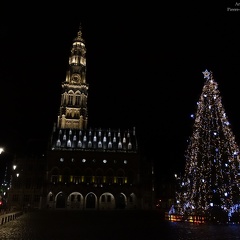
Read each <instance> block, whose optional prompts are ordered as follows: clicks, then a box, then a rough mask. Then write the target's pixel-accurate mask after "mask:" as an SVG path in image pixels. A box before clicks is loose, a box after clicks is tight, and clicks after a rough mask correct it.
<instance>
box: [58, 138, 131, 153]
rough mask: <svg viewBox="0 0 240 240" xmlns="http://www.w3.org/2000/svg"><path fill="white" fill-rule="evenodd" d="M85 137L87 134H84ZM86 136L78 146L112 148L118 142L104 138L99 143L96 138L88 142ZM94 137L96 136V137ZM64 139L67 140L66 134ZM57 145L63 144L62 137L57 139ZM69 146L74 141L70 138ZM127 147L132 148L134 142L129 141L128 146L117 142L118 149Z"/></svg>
mask: <svg viewBox="0 0 240 240" xmlns="http://www.w3.org/2000/svg"><path fill="white" fill-rule="evenodd" d="M84 138H85V136H84ZM84 138H83V142H82V141H81V140H79V141H78V143H77V147H78V148H85V147H87V148H99V149H102V148H104V149H106V148H108V149H112V148H113V147H114V146H113V144H114V142H116V141H115V140H114V141H113V142H111V141H109V142H108V143H107V139H103V142H102V141H98V143H97V142H96V139H93V142H92V141H91V140H89V141H88V143H86V139H84ZM94 138H96V137H94ZM63 141H66V135H64V136H63ZM73 141H76V136H74V137H73ZM56 146H57V147H61V146H62V143H61V140H60V139H58V140H57V143H56ZM67 147H69V148H70V147H72V141H71V140H70V139H69V140H68V141H67ZM126 147H127V149H128V150H131V149H132V143H131V142H129V143H128V144H127V146H126V143H122V142H120V141H119V142H118V144H117V149H124V148H126Z"/></svg>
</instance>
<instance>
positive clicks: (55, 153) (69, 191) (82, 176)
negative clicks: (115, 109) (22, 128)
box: [9, 28, 154, 210]
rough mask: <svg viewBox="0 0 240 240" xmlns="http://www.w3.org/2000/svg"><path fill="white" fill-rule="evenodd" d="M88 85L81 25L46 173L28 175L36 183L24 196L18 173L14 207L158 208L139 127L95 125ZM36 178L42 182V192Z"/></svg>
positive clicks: (11, 196) (12, 200)
mask: <svg viewBox="0 0 240 240" xmlns="http://www.w3.org/2000/svg"><path fill="white" fill-rule="evenodd" d="M88 88H89V85H88V83H87V81H86V47H85V40H84V39H83V37H82V30H81V28H80V29H79V31H78V33H77V37H76V38H74V39H73V42H72V47H71V51H70V57H69V67H68V70H67V73H66V79H65V81H64V82H62V93H61V101H60V108H59V115H58V117H57V122H56V123H55V124H54V127H53V132H52V135H51V138H50V141H49V143H48V146H47V151H46V152H45V156H44V159H41V158H42V157H39V164H43V163H44V164H45V165H43V166H42V167H43V172H44V174H41V176H42V178H38V181H36V179H35V180H31V178H30V177H29V178H27V176H25V177H22V179H23V180H22V181H23V182H22V184H21V185H22V186H24V181H25V180H27V179H28V180H27V181H28V182H29V183H30V184H31V185H32V187H30V188H29V192H28V193H27V194H28V196H29V197H26V196H25V197H24V192H23V191H22V187H19V189H21V190H19V191H17V189H16V186H17V185H18V184H16V183H17V182H18V183H19V182H20V178H21V176H18V177H16V174H15V173H16V171H15V172H14V173H13V174H12V186H11V189H10V191H9V205H10V206H16V207H17V208H18V207H21V206H23V205H24V206H25V205H26V204H30V205H31V206H33V207H34V208H49V209H59V208H64V209H76V210H83V209H99V210H102V209H109V210H113V209H150V208H152V207H153V203H154V186H153V174H154V173H153V167H152V165H151V164H150V163H148V162H147V160H146V159H145V158H144V157H143V156H142V154H140V151H139V146H138V141H137V137H136V129H135V128H134V127H133V128H132V129H126V130H121V129H120V128H119V129H111V128H108V129H101V128H89V127H88V109H87V102H88ZM24 167H25V168H26V166H25V165H24V164H23V165H22V168H24ZM23 172H26V170H25V171H23ZM37 175H38V174H36V175H35V176H37ZM32 178H34V176H32ZM24 179H25V180H24ZM36 182H38V183H39V182H41V187H40V189H39V191H37V196H35V195H36V194H35V193H36V189H35V188H34V184H35V183H36ZM25 185H26V184H25ZM31 189H32V190H31ZM33 189H35V193H34V191H33ZM34 194H35V195H34ZM25 195H26V192H25ZM24 199H27V201H25V200H24ZM34 199H35V200H36V199H38V200H36V202H34ZM28 202H29V203H28Z"/></svg>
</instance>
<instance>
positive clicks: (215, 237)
mask: <svg viewBox="0 0 240 240" xmlns="http://www.w3.org/2000/svg"><path fill="white" fill-rule="evenodd" d="M153 239H154V240H200V239H201V240H202V239H204V240H233V239H234V240H236V239H238V240H240V225H235V226H228V225H221V226H218V225H217V226H212V225H204V224H203V225H201V224H200V225H196V224H189V223H172V222H167V221H165V220H164V219H163V214H162V213H160V212H159V211H157V210H153V211H136V210H131V211H126V210H119V211H67V210H58V211H55V210H44V211H42V210H41V211H35V212H29V213H24V214H23V215H22V216H20V217H18V218H17V219H15V220H13V221H11V222H8V223H6V224H4V225H1V226H0V240H153Z"/></svg>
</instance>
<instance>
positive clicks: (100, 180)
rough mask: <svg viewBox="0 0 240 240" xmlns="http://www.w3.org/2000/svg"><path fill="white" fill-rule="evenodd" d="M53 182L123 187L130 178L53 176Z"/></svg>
mask: <svg viewBox="0 0 240 240" xmlns="http://www.w3.org/2000/svg"><path fill="white" fill-rule="evenodd" d="M130 180H131V179H130ZM131 181H132V180H131ZM51 182H52V183H75V184H80V183H94V184H119V185H122V184H127V183H128V177H120V176H114V177H110V176H72V175H52V176H51Z"/></svg>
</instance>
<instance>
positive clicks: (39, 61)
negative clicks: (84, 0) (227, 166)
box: [0, 3, 240, 171]
mask: <svg viewBox="0 0 240 240" xmlns="http://www.w3.org/2000/svg"><path fill="white" fill-rule="evenodd" d="M228 7H231V8H234V3H232V4H231V3H227V4H225V5H224V4H222V5H221V6H220V5H217V6H216V5H215V6H210V5H205V6H204V5H203V6H201V7H200V6H199V5H197V4H196V6H193V5H187V4H185V5H183V3H181V4H178V5H175V4H173V3H172V5H171V3H169V5H167V4H165V5H159V4H157V5H150V4H145V5H144V4H143V5H142V6H139V5H135V6H131V7H129V6H128V5H120V6H119V5H117V4H116V6H111V5H108V6H107V5H106V6H103V5H101V6H97V5H96V4H93V5H92V6H90V7H89V6H88V7H85V6H82V5H81V4H80V3H78V4H76V3H75V4H73V5H71V6H58V7H56V8H52V9H50V8H49V7H48V8H47V7H45V6H37V5H36V6H35V7H33V6H28V8H27V6H26V8H25V7H24V6H23V5H19V8H18V6H16V5H15V7H14V9H12V8H11V7H5V8H3V9H1V11H2V12H1V19H0V20H1V21H0V68H1V71H0V78H1V81H0V84H1V95H0V107H1V124H0V133H1V134H0V144H1V145H2V146H4V147H5V148H6V149H7V151H8V152H10V153H17V152H18V151H20V150H22V149H23V148H24V146H25V144H26V142H27V141H28V139H48V137H49V136H50V132H51V130H52V127H53V123H54V122H56V120H57V114H58V109H59V104H60V94H61V83H62V82H63V81H64V80H65V75H66V71H67V68H68V57H69V53H70V49H71V44H72V40H73V38H74V37H75V36H76V34H77V31H78V27H79V24H80V23H81V24H82V27H83V37H84V39H85V41H86V47H87V82H88V83H89V97H88V99H89V101H88V112H89V127H94V128H95V127H97V128H98V127H101V128H117V129H118V128H121V129H128V128H130V129H132V128H133V127H134V126H135V127H136V131H137V135H138V137H139V139H140V142H141V144H142V146H144V150H145V151H146V152H147V154H148V156H149V158H152V159H154V161H155V163H156V165H157V166H158V169H161V170H163V169H164V166H167V168H171V170H172V171H178V170H179V169H180V168H181V167H182V165H183V162H184V160H183V159H184V158H183V155H184V151H185V149H186V140H187V138H188V136H189V134H191V127H192V125H193V122H192V120H191V118H190V114H191V113H195V111H196V102H197V101H198V98H199V96H200V94H201V91H202V87H203V84H204V78H203V74H202V72H203V71H204V70H205V69H208V70H210V71H212V72H213V75H214V78H215V80H216V81H217V82H218V84H219V89H220V92H221V94H222V99H223V105H224V107H225V110H226V113H227V115H228V118H229V121H230V123H232V128H233V131H234V134H235V135H236V138H237V140H238V141H239V140H240V124H239V123H240V113H239V102H240V100H239V98H240V97H239V96H240V94H239V87H238V85H239V79H240V67H239V66H240V47H239V46H240V45H239V43H240V36H239V29H240V12H229V11H227V8H228ZM239 142H240V141H239Z"/></svg>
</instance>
